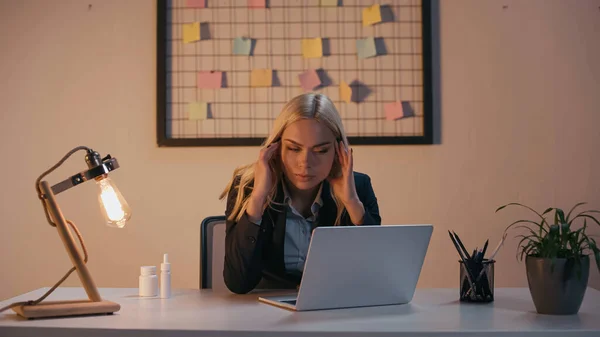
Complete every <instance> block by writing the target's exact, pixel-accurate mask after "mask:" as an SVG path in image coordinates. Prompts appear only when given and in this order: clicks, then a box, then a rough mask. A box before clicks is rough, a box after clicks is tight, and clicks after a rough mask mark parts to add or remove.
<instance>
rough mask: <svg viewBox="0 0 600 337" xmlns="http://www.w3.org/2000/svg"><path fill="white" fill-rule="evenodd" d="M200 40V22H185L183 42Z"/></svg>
mask: <svg viewBox="0 0 600 337" xmlns="http://www.w3.org/2000/svg"><path fill="white" fill-rule="evenodd" d="M198 40H200V22H194V23H184V24H183V43H190V42H194V41H198Z"/></svg>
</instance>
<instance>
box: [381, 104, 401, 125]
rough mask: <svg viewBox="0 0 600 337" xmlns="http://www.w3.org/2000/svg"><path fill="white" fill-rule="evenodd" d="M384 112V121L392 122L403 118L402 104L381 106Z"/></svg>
mask: <svg viewBox="0 0 600 337" xmlns="http://www.w3.org/2000/svg"><path fill="white" fill-rule="evenodd" d="M383 109H384V111H385V119H387V120H388V121H394V120H397V119H400V118H402V117H404V109H402V102H392V103H387V104H386V105H384V106H383Z"/></svg>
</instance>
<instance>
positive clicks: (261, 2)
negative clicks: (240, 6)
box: [248, 0, 267, 8]
mask: <svg viewBox="0 0 600 337" xmlns="http://www.w3.org/2000/svg"><path fill="white" fill-rule="evenodd" d="M265 7H267V2H266V0H248V8H265Z"/></svg>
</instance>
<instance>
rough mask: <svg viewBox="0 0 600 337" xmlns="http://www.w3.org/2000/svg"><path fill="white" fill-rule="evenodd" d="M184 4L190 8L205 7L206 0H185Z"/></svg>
mask: <svg viewBox="0 0 600 337" xmlns="http://www.w3.org/2000/svg"><path fill="white" fill-rule="evenodd" d="M185 6H186V7H190V8H205V7H206V0H186V1H185Z"/></svg>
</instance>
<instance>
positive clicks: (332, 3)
mask: <svg viewBox="0 0 600 337" xmlns="http://www.w3.org/2000/svg"><path fill="white" fill-rule="evenodd" d="M337 5H338V0H321V7H337Z"/></svg>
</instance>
